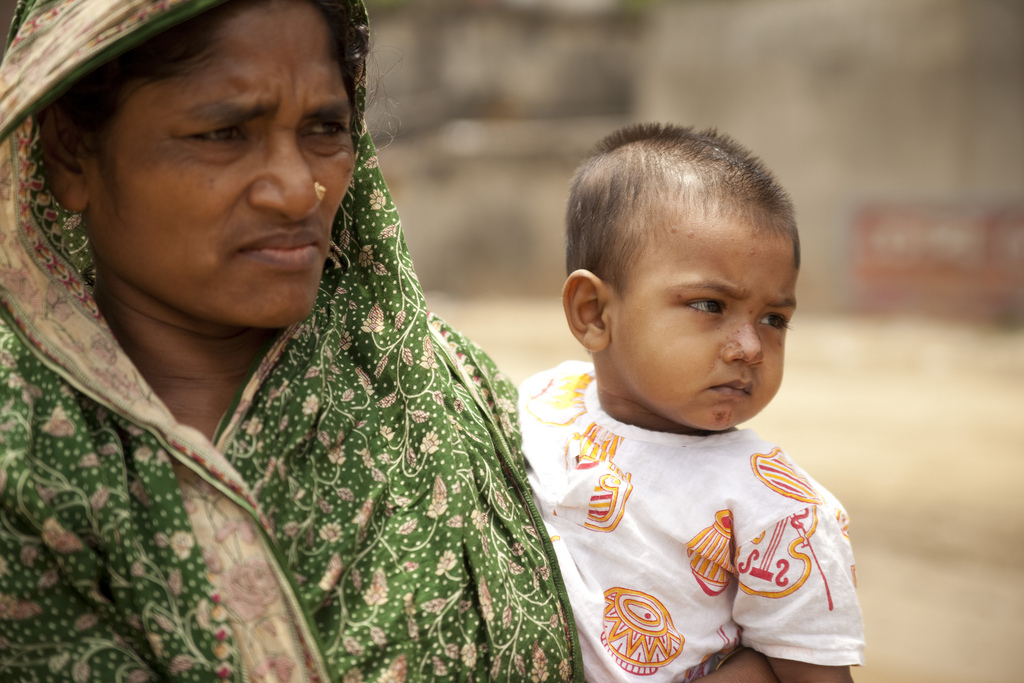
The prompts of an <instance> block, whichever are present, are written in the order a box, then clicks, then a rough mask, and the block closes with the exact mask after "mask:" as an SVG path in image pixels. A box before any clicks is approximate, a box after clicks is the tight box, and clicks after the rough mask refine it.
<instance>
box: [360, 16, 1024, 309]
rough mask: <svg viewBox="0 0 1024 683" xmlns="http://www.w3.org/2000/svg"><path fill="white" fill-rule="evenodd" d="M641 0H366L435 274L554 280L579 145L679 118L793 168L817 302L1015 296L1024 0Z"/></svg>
mask: <svg viewBox="0 0 1024 683" xmlns="http://www.w3.org/2000/svg"><path fill="white" fill-rule="evenodd" d="M633 5H634V6H633V7H632V8H631V7H627V6H623V3H616V2H606V1H604V0H593V1H588V0H546V1H545V0H505V1H504V2H498V1H496V0H492V1H491V2H485V1H484V0H477V1H476V2H470V1H468V0H467V1H464V2H457V1H454V0H452V1H450V2H441V3H418V2H417V3H405V4H403V5H402V6H400V7H393V8H374V9H382V10H383V11H376V12H375V13H373V14H372V16H371V19H372V26H373V29H374V34H375V44H376V48H377V53H376V67H377V69H378V73H379V76H380V83H381V84H382V86H381V89H380V90H378V97H377V100H376V106H375V108H374V111H373V120H372V123H373V125H374V126H375V127H376V129H377V130H378V131H379V134H378V138H379V141H380V143H381V145H382V147H384V150H383V151H382V153H381V160H382V166H383V168H384V171H385V174H386V175H387V177H388V178H389V181H390V182H391V184H392V187H393V190H394V193H395V197H396V200H397V202H398V206H399V210H400V212H401V214H402V216H403V221H404V224H405V227H406V233H407V236H408V239H409V242H410V245H411V248H412V249H413V255H414V258H415V260H416V263H417V268H418V271H419V273H420V277H421V279H422V280H423V282H424V285H425V286H426V287H427V288H428V289H440V290H445V291H449V292H454V293H458V294H466V295H471V294H477V293H506V294H508V293H517V294H523V293H526V294H542V295H554V294H555V293H556V292H557V291H558V287H559V286H560V283H561V279H562V276H563V272H562V265H561V264H562V260H561V220H562V211H563V206H564V195H565V191H566V185H567V182H568V179H569V177H570V175H571V173H572V170H573V168H574V166H575V163H576V162H577V161H578V160H579V158H580V157H581V156H582V155H583V154H585V153H586V151H587V149H588V148H589V147H590V146H591V145H592V144H593V143H594V142H596V140H597V139H598V138H600V137H601V136H602V135H603V134H604V133H606V132H608V131H610V130H612V129H613V128H614V127H616V126H618V125H621V124H623V123H626V122H632V121H643V120H668V121H675V122H679V123H684V124H694V125H697V126H700V127H708V126H713V127H717V128H719V129H720V130H722V131H725V132H727V133H729V134H730V135H732V136H733V137H735V138H736V139H738V140H739V141H740V142H742V143H743V144H745V145H747V146H749V147H751V148H752V149H753V150H754V151H755V152H756V153H757V154H758V155H759V156H761V157H762V158H763V159H764V160H765V161H766V163H767V164H768V165H769V166H770V167H771V168H772V169H774V170H775V171H776V173H777V174H778V176H779V177H780V179H781V180H782V182H783V184H784V185H785V186H786V187H787V188H789V190H790V191H791V193H792V195H793V198H794V200H795V203H796V206H797V212H798V219H799V222H800V226H801V233H802V239H803V243H804V250H805V265H804V267H803V271H804V272H803V273H802V275H801V285H800V299H801V305H802V306H803V307H806V308H811V309H817V310H840V309H846V310H849V309H861V310H883V311H884V310H891V311H905V310H912V311H921V312H925V313H949V312H954V313H955V314H958V315H964V316H966V317H971V316H974V317H982V318H993V317H1001V316H1002V317H1005V316H1010V317H1013V316H1016V317H1018V318H1019V317H1024V247H1021V246H1020V245H1021V244H1024V211H1022V207H1024V123H1022V122H1024V2H1022V1H1021V0H901V1H900V2H891V1H890V0H692V1H683V0H678V1H675V2H672V1H670V0H665V1H663V2H647V3H633ZM879 234H882V235H890V237H891V239H888V240H886V239H882V238H880V237H879ZM879 250H881V251H879ZM894 250H895V251H894ZM915 273H919V274H923V275H922V276H921V277H918V276H917V275H915ZM978 297H982V298H985V297H987V301H988V303H986V304H985V305H974V306H971V305H970V304H971V302H974V304H977V303H978V301H979V299H978ZM965 306H966V308H965Z"/></svg>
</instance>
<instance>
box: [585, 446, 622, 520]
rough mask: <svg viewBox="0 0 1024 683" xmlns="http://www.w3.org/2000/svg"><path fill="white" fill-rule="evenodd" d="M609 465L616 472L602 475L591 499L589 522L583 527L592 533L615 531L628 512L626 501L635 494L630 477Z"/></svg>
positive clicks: (588, 514)
mask: <svg viewBox="0 0 1024 683" xmlns="http://www.w3.org/2000/svg"><path fill="white" fill-rule="evenodd" d="M608 465H609V466H610V467H612V468H613V469H614V470H615V472H609V473H607V474H602V475H601V479H600V480H599V482H598V485H597V486H595V487H594V495H592V496H591V497H590V509H589V511H588V512H587V522H586V523H585V524H584V525H583V526H585V527H586V528H587V529H590V530H591V531H602V532H604V533H608V532H609V531H615V527H617V526H618V525H619V522H620V521H622V515H624V514H625V512H626V500H627V499H628V498H629V494H631V493H632V492H633V485H632V484H631V483H629V475H628V474H623V473H622V471H621V470H619V468H617V467H615V466H614V465H612V464H611V463H608Z"/></svg>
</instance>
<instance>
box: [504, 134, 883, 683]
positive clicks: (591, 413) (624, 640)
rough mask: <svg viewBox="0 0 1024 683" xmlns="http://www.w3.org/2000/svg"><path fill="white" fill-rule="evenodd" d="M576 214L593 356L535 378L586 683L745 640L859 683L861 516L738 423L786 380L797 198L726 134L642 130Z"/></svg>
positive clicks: (661, 667)
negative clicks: (857, 524)
mask: <svg viewBox="0 0 1024 683" xmlns="http://www.w3.org/2000/svg"><path fill="white" fill-rule="evenodd" d="M567 223H568V225H567V252H568V253H567V265H568V270H569V277H568V279H567V280H566V283H565V287H564V289H563V291H562V302H563V305H564V308H565V315H566V318H567V320H568V323H569V327H570V328H571V329H572V332H573V334H574V335H575V336H576V338H577V339H578V340H579V341H580V343H581V344H582V345H583V346H584V347H585V348H586V349H587V350H588V351H589V352H590V353H591V355H592V358H593V364H592V365H591V364H589V363H580V362H568V363H564V364H562V365H560V366H559V367H557V368H555V369H553V370H550V371H547V372H544V373H541V374H539V375H537V376H535V377H533V378H531V379H529V380H527V381H526V382H525V383H524V384H523V387H522V389H521V391H520V409H521V411H520V412H521V420H522V423H523V448H524V451H525V455H526V458H527V461H528V463H529V466H530V468H531V471H530V481H531V483H532V485H533V487H534V492H535V497H536V500H537V505H538V507H539V508H540V510H541V513H542V514H543V516H544V519H545V521H546V522H547V523H548V524H549V526H550V528H549V531H550V532H551V533H552V535H553V538H554V539H555V541H556V542H555V547H556V549H557V550H558V552H559V561H560V564H561V566H562V570H563V573H564V576H565V580H566V583H567V585H568V588H569V595H570V598H571V600H572V607H573V611H574V614H575V617H576V621H577V624H578V626H579V630H580V641H581V644H582V647H583V656H584V662H585V666H586V673H587V679H588V680H592V681H662V680H664V681H669V680H671V681H690V680H694V679H696V678H699V677H701V676H704V675H706V674H707V673H709V672H711V671H713V670H714V669H715V668H716V666H717V665H718V664H719V662H720V661H721V660H722V659H723V653H728V652H730V651H734V650H733V649H734V648H735V647H736V646H737V644H742V645H745V646H748V647H751V648H754V649H756V650H758V651H760V652H761V653H762V654H764V655H765V656H766V657H767V659H768V662H769V663H770V665H771V667H772V669H773V671H774V673H775V675H776V676H777V677H778V678H779V680H780V681H783V682H785V681H802V680H813V681H849V680H851V678H850V672H849V665H851V664H863V654H862V651H863V636H862V625H861V615H860V608H859V606H858V602H857V596H856V590H855V574H854V571H855V570H854V562H853V554H852V551H851V549H850V544H849V540H848V538H847V529H848V520H847V516H846V513H845V511H844V510H843V508H842V507H841V506H840V504H839V501H837V500H836V499H835V497H833V496H832V495H831V494H830V493H829V492H828V491H826V490H825V489H824V488H823V487H821V486H820V485H819V484H817V483H816V482H815V481H814V480H813V479H811V478H810V477H809V476H807V474H806V473H804V471H803V470H802V469H800V468H799V467H797V466H796V465H795V464H794V463H793V462H792V461H791V460H790V459H789V458H788V456H787V455H786V454H785V453H784V452H783V451H782V450H781V449H780V448H779V447H778V446H776V445H775V444H772V443H769V442H766V441H762V440H761V439H760V438H759V437H758V436H757V435H756V434H755V433H754V432H752V431H750V430H746V429H744V430H737V429H736V425H738V424H740V423H743V422H746V421H747V420H749V419H750V418H752V417H754V416H755V415H757V414H758V413H759V412H760V411H761V410H762V409H763V408H764V407H765V406H766V405H768V402H769V401H771V400H772V397H774V396H775V393H776V391H778V389H779V384H780V383H781V381H782V362H783V348H784V344H785V340H786V330H787V328H788V327H789V321H790V319H791V318H792V316H793V312H794V310H795V308H796V298H795V286H796V279H797V273H798V269H799V267H800V246H799V241H798V237H797V231H796V225H795V221H794V217H793V209H792V205H791V203H790V201H789V198H788V197H787V195H786V193H785V191H784V190H783V189H782V188H781V187H779V186H778V184H777V183H776V181H775V179H774V178H773V177H772V175H771V174H770V173H769V172H768V171H767V170H766V169H765V167H764V166H763V165H762V163H761V162H760V161H759V160H758V159H756V158H755V157H753V156H752V155H751V154H750V153H749V152H748V151H747V150H745V149H743V148H742V147H740V146H739V145H737V144H736V143H735V142H733V141H732V140H731V139H729V138H727V137H725V136H723V135H719V134H717V133H716V132H715V131H704V132H694V131H693V129H692V128H680V127H676V126H670V125H657V124H648V125H640V126H632V127H628V128H625V129H623V130H620V131H617V132H615V133H613V134H612V135H610V136H609V137H607V138H606V139H605V140H603V141H602V142H601V143H600V144H599V145H598V147H597V149H596V150H595V151H594V152H593V153H592V154H591V156H590V157H588V158H587V159H586V160H585V161H584V163H583V164H582V166H581V167H580V168H579V169H578V170H577V173H576V177H575V179H574V181H573V185H572V190H571V194H570V199H569V210H568V218H567ZM724 656H727V655H724ZM723 673H724V672H723Z"/></svg>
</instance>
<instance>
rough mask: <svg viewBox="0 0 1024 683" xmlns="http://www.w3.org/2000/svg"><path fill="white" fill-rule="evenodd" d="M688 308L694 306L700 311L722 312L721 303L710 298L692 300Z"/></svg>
mask: <svg viewBox="0 0 1024 683" xmlns="http://www.w3.org/2000/svg"><path fill="white" fill-rule="evenodd" d="M690 308H695V309H697V310H698V311H702V312H704V313H721V312H722V304H721V302H718V301H711V300H705V301H693V302H691V303H690Z"/></svg>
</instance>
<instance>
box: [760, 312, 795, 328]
mask: <svg viewBox="0 0 1024 683" xmlns="http://www.w3.org/2000/svg"><path fill="white" fill-rule="evenodd" d="M761 322H762V323H764V324H765V325H770V326H772V327H774V328H775V329H777V330H788V329H789V321H788V320H786V318H785V317H784V316H781V315H779V314H778V313H769V314H768V315H766V316H765V317H763V318H761Z"/></svg>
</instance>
